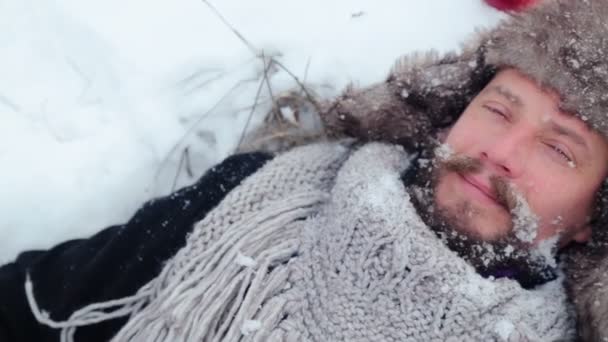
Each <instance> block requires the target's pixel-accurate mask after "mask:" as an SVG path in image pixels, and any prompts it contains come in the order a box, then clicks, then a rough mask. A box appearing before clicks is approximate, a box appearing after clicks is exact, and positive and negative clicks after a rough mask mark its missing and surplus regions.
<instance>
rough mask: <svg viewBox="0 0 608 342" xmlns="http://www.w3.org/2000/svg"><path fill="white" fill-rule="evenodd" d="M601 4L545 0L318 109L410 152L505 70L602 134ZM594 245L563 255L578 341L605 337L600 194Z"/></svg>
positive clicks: (606, 37)
mask: <svg viewBox="0 0 608 342" xmlns="http://www.w3.org/2000/svg"><path fill="white" fill-rule="evenodd" d="M606 54H608V0H550V1H546V2H545V3H543V4H541V5H539V6H537V7H535V8H533V9H531V10H529V11H527V12H522V13H515V14H512V16H511V17H509V18H508V19H506V20H505V21H503V22H502V23H500V24H499V25H498V26H497V27H495V28H494V29H491V30H488V31H484V32H479V33H478V34H477V36H476V37H475V39H474V40H472V41H471V42H469V43H468V44H466V45H465V46H464V47H463V49H462V51H461V52H460V53H451V54H447V55H444V56H439V55H438V54H435V53H428V54H425V55H415V56H408V57H405V58H402V59H401V60H400V61H398V63H397V64H396V65H395V67H394V68H393V69H392V70H391V72H390V74H389V77H388V78H387V80H386V81H385V82H384V83H380V84H376V85H372V86H371V87H368V88H365V89H355V88H353V87H350V88H348V89H347V90H346V91H345V92H344V94H343V95H342V96H341V97H339V98H337V99H336V100H335V101H333V102H332V103H330V104H329V105H327V107H326V110H325V111H322V120H323V121H324V122H325V126H326V128H327V130H328V132H329V133H330V134H331V135H338V136H340V135H347V136H354V137H357V138H360V139H364V140H384V141H390V142H394V143H399V144H403V145H406V146H409V147H414V148H416V147H419V146H420V144H421V143H423V142H425V141H428V139H426V137H428V136H432V135H433V132H434V131H435V130H437V129H439V128H442V127H445V126H447V125H450V124H451V123H453V122H454V121H455V120H456V119H457V118H458V116H459V115H460V113H462V111H463V110H464V108H465V107H466V105H467V104H468V103H469V102H470V100H471V99H472V98H473V97H474V96H475V95H476V94H477V93H478V92H479V91H480V90H481V89H482V88H483V87H484V86H485V85H486V84H487V83H488V82H489V81H490V80H491V78H492V77H493V76H494V75H495V73H496V72H497V71H498V70H499V69H501V68H505V67H513V68H516V69H518V70H519V71H520V72H522V73H523V74H525V75H527V76H528V77H529V78H530V79H532V80H534V81H536V82H537V83H538V84H539V85H540V86H541V87H543V88H546V89H552V90H554V91H556V92H557V93H558V94H559V95H560V97H561V103H560V105H561V108H562V109H563V110H565V111H566V112H570V113H573V114H574V115H577V116H578V117H580V118H581V119H582V120H583V121H585V122H587V123H588V124H589V125H590V126H591V127H593V128H594V129H596V130H597V131H599V132H600V133H602V134H603V135H604V136H606V137H607V138H608V58H606ZM605 188H606V187H605V186H604V189H602V190H601V194H600V196H598V201H600V203H598V206H597V211H598V215H596V217H597V221H596V224H595V226H594V238H593V239H594V241H593V242H592V243H591V244H587V245H584V246H575V247H572V248H570V249H569V251H568V252H567V253H566V258H565V259H566V272H567V287H568V291H569V294H570V295H571V299H572V301H573V303H574V304H575V307H576V311H577V314H578V317H579V319H578V331H579V334H580V338H581V339H582V340H584V341H607V340H608V290H607V287H608V248H607V247H606V243H605V242H606V241H608V239H606V235H608V233H607V231H608V205H606V199H607V198H608V196H606V194H608V191H606V189H605Z"/></svg>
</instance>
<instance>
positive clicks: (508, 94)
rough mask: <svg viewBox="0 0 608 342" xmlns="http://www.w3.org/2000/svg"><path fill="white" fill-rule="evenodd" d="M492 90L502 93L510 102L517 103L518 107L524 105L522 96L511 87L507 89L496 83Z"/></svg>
mask: <svg viewBox="0 0 608 342" xmlns="http://www.w3.org/2000/svg"><path fill="white" fill-rule="evenodd" d="M490 90H492V91H494V92H496V93H498V94H500V95H502V96H503V97H504V98H506V99H507V100H508V101H509V102H511V103H513V104H514V105H516V106H518V107H521V106H522V105H523V102H522V101H521V98H520V97H519V96H517V95H515V94H513V92H511V91H510V90H509V89H507V88H505V87H503V86H501V85H495V86H493V87H492V88H490Z"/></svg>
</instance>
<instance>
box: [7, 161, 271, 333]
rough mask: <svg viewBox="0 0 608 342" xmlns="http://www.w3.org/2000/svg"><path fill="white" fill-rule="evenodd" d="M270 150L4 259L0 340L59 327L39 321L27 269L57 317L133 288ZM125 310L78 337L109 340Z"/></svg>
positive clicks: (155, 269) (153, 272) (225, 164)
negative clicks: (102, 223) (101, 224)
mask: <svg viewBox="0 0 608 342" xmlns="http://www.w3.org/2000/svg"><path fill="white" fill-rule="evenodd" d="M271 158H272V156H271V155H269V154H265V153H249V154H241V155H235V156H232V157H229V158H228V159H226V160H225V161H223V162H222V163H221V164H219V165H218V166H216V167H214V168H212V169H210V170H209V171H207V173H206V174H205V175H204V176H203V177H202V178H201V179H200V180H199V181H198V182H197V183H196V184H194V185H192V186H189V187H186V188H184V189H181V190H179V191H177V192H175V193H173V194H171V195H169V196H167V197H163V198H159V199H155V200H151V201H149V202H148V203H146V204H144V205H143V207H142V208H141V209H139V210H138V211H137V212H136V213H135V215H134V216H133V217H132V218H131V220H129V221H128V222H127V223H125V224H123V225H117V226H112V227H109V228H106V229H104V230H102V231H100V232H99V233H97V234H95V235H94V236H92V237H90V238H88V239H80V240H71V241H67V242H64V243H61V244H59V245H57V246H55V247H53V248H51V249H49V250H47V251H28V252H24V253H21V254H20V255H19V256H18V257H17V259H16V260H15V261H14V262H12V263H10V264H7V265H4V266H2V267H0V341H2V342H4V341H11V342H12V341H36V342H39V341H58V340H59V330H55V329H51V328H48V327H46V326H44V325H42V324H40V323H38V322H37V321H36V319H35V317H34V316H33V314H32V312H31V310H30V307H29V305H28V303H27V299H26V296H25V290H24V284H25V277H26V273H29V274H30V276H31V279H32V282H33V285H34V291H35V292H34V293H35V297H36V300H37V302H38V305H39V306H40V308H41V310H44V311H47V312H48V313H49V315H50V317H51V318H52V319H53V320H55V321H62V320H65V319H67V318H68V317H69V316H70V314H71V313H72V312H74V311H76V310H78V309H80V308H82V307H84V306H86V305H88V304H91V303H96V302H103V301H107V300H110V299H118V298H122V297H125V296H129V295H132V294H134V293H135V292H136V291H137V290H138V289H139V288H140V287H142V286H143V285H145V284H146V283H147V282H149V281H150V280H152V279H153V278H155V277H156V276H157V275H158V274H159V273H160V271H161V270H162V267H163V264H164V262H165V261H166V260H168V259H170V258H171V257H172V256H173V255H174V254H175V253H176V252H177V251H178V250H179V249H180V248H181V247H183V246H184V245H185V243H186V237H187V235H188V233H189V232H190V231H191V229H192V227H193V225H194V223H196V222H198V221H200V220H201V219H202V218H203V217H205V215H206V214H207V213H208V212H209V211H210V210H211V209H213V208H214V207H215V206H216V205H217V204H218V203H219V202H220V201H221V200H222V199H223V198H224V196H225V195H226V194H227V193H228V192H230V191H231V190H232V189H233V188H234V187H236V186H237V185H238V184H239V183H241V181H242V180H243V179H245V178H246V177H247V176H249V175H251V174H252V173H254V172H255V171H257V170H258V169H259V168H260V167H261V166H262V165H264V164H265V163H266V162H267V161H268V160H270V159H271ZM126 321H127V318H121V319H114V320H112V321H108V322H104V323H100V324H95V325H92V326H87V327H82V328H79V329H78V330H77V331H76V335H75V337H76V340H77V341H87V342H92V341H108V340H109V339H110V338H111V337H112V336H113V335H114V334H115V333H116V332H117V331H118V330H119V329H120V328H121V327H122V325H123V324H125V322H126Z"/></svg>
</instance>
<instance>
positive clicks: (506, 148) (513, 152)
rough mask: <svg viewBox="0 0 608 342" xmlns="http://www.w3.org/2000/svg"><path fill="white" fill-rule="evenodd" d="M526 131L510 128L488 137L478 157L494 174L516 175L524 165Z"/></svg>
mask: <svg viewBox="0 0 608 342" xmlns="http://www.w3.org/2000/svg"><path fill="white" fill-rule="evenodd" d="M525 149H526V133H524V132H521V131H519V132H518V131H516V130H512V131H510V132H507V133H505V134H502V135H499V136H494V137H489V138H488V141H487V143H486V144H485V146H483V148H482V149H481V152H480V159H481V160H482V161H483V162H484V163H485V164H487V167H489V168H491V169H492V170H493V171H494V172H495V173H496V174H498V175H500V176H503V177H507V178H516V177H518V176H519V175H520V174H521V173H522V171H523V168H524V165H525V162H526V161H525V155H526V153H525Z"/></svg>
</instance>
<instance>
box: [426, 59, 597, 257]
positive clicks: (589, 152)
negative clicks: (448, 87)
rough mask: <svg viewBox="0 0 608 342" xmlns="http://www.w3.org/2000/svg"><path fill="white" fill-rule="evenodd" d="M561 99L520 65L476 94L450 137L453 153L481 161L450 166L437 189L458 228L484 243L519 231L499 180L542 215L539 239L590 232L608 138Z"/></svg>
mask: <svg viewBox="0 0 608 342" xmlns="http://www.w3.org/2000/svg"><path fill="white" fill-rule="evenodd" d="M558 105H559V99H558V97H557V96H556V95H555V94H553V93H551V92H547V91H546V90H543V89H542V88H540V87H539V86H538V85H537V84H535V83H534V82H532V81H531V80H529V79H528V78H526V77H525V76H523V75H522V74H520V73H519V72H517V71H516V70H513V69H506V70H503V71H501V72H499V73H498V74H497V75H496V77H494V79H493V80H492V81H491V82H490V83H489V84H488V85H487V86H486V87H485V88H484V90H482V91H481V93H479V95H477V96H476V97H475V98H474V99H473V101H472V102H471V103H470V104H469V106H468V107H467V109H466V110H465V111H464V113H463V114H462V115H461V117H460V118H459V119H458V121H457V122H456V123H455V125H454V126H453V127H452V128H451V129H450V131H449V133H448V135H447V137H446V138H445V143H446V144H447V145H448V146H449V148H450V149H451V150H452V152H453V154H454V156H457V157H464V158H467V157H468V158H472V160H475V161H476V166H475V167H474V168H473V169H474V171H472V172H471V170H470V169H469V170H468V171H463V172H459V171H457V169H454V168H452V169H449V170H445V169H444V170H443V171H442V172H440V173H439V175H438V177H439V178H438V179H437V183H436V187H435V203H436V205H437V207H438V208H440V209H441V210H443V211H444V212H446V213H447V214H449V216H451V217H455V218H458V223H459V224H458V225H457V227H456V228H457V229H459V230H462V232H463V233H466V234H467V235H469V236H475V237H477V238H479V239H481V240H484V241H493V240H497V239H500V238H503V237H505V236H507V235H508V234H510V233H512V230H513V227H514V224H513V220H512V216H513V215H512V214H513V213H512V212H511V211H512V210H511V209H512V208H509V207H508V206H506V205H504V203H501V200H500V198H498V195H497V193H496V192H495V187H494V186H492V184H495V182H494V180H496V179H498V180H501V181H502V184H507V185H508V186H509V188H510V189H512V190H513V191H514V192H515V193H517V194H518V196H519V197H520V200H523V201H524V202H526V204H527V206H528V207H529V209H530V211H531V212H532V213H533V216H535V217H536V218H537V223H538V225H537V229H536V231H535V232H534V233H535V234H534V235H533V240H532V241H531V242H532V244H538V243H539V242H541V241H543V240H545V239H548V238H551V237H553V236H556V235H559V241H560V246H563V245H565V244H567V243H568V242H569V241H572V240H576V241H579V242H583V241H586V240H587V239H588V238H589V237H590V232H591V228H590V227H589V225H588V223H589V219H590V218H591V217H590V216H591V215H592V213H593V206H594V201H595V195H596V192H597V190H598V189H599V188H600V185H601V183H602V181H603V180H604V178H605V177H606V175H607V174H608V143H606V141H605V140H604V138H603V137H602V136H601V135H600V134H598V133H596V132H595V131H592V130H590V129H589V128H588V127H587V126H586V125H585V124H584V122H583V121H582V120H580V119H578V118H576V117H574V116H572V115H569V114H567V113H564V112H562V111H560V109H559V106H558ZM465 169H466V168H465ZM465 169H463V170H465ZM499 183H500V182H499Z"/></svg>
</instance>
